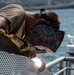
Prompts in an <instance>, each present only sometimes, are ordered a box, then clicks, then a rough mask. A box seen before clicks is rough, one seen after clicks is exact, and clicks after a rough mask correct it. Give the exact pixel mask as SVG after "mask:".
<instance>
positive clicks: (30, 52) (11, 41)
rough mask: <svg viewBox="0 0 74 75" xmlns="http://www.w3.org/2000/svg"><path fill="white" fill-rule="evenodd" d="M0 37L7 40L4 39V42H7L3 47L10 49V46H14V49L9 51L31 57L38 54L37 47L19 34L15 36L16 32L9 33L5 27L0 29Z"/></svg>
mask: <svg viewBox="0 0 74 75" xmlns="http://www.w3.org/2000/svg"><path fill="white" fill-rule="evenodd" d="M0 38H1V39H3V40H4V39H6V40H5V41H3V44H4V43H5V44H4V46H3V47H6V48H4V49H10V48H13V47H14V48H13V51H9V50H7V52H11V53H14V54H18V55H23V56H27V57H29V58H33V57H35V56H36V49H35V48H34V47H33V46H32V45H31V44H30V43H28V42H27V41H26V40H23V39H20V38H18V37H17V36H15V35H14V34H9V33H7V32H6V31H5V30H3V29H0ZM0 41H1V42H2V40H0ZM0 45H1V44H0ZM13 45H14V46H13ZM1 46H2V45H1ZM3 47H2V48H3ZM7 47H10V48H7ZM15 47H16V48H15ZM16 49H18V50H16ZM11 50H12V49H11Z"/></svg>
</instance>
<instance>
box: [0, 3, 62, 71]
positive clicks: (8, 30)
mask: <svg viewBox="0 0 74 75" xmlns="http://www.w3.org/2000/svg"><path fill="white" fill-rule="evenodd" d="M43 22H49V23H50V24H49V23H48V25H49V26H48V27H49V28H50V27H51V28H50V29H51V31H53V32H54V33H55V34H54V36H55V35H56V32H57V31H59V27H60V18H59V16H58V15H57V14H56V13H54V12H52V11H50V10H48V11H45V12H44V10H43V9H42V10H41V12H34V13H33V12H28V11H25V10H24V8H23V7H22V6H21V5H19V4H9V5H7V6H5V7H3V8H2V9H1V10H0V35H1V34H3V35H4V36H6V37H8V38H9V39H10V40H11V41H12V42H13V43H14V44H15V45H16V46H17V47H18V48H19V51H17V50H16V51H15V50H13V51H9V52H11V53H14V54H18V55H23V56H27V57H29V58H30V59H31V58H34V57H36V55H37V48H36V46H34V45H33V44H32V43H30V42H29V41H28V40H27V38H25V37H26V36H27V34H28V33H29V32H30V30H31V29H33V28H34V27H35V26H36V25H38V23H43ZM46 28H47V27H46ZM38 32H40V31H39V30H38ZM45 32H46V31H45ZM49 34H51V33H49ZM57 34H58V33H57ZM43 35H44V34H43ZM1 36H2V35H1ZM47 36H48V35H47ZM51 36H52V35H51ZM33 37H34V35H33ZM45 37H46V36H45ZM55 37H56V36H55ZM41 38H42V37H40V39H41ZM51 38H52V37H51ZM42 39H43V38H42ZM32 40H33V39H32ZM43 40H44V39H43ZM46 40H47V39H46ZM54 40H55V39H54ZM48 41H49V40H48ZM50 41H51V39H50ZM57 41H58V42H57ZM53 42H54V41H52V42H50V44H49V45H50V47H51V45H52V44H53ZM61 42H62V41H61ZM61 42H60V39H59V40H55V45H54V47H52V48H51V51H52V52H55V51H56V50H57V48H56V47H59V45H60V43H61ZM3 44H4V42H3V43H2V44H1V43H0V45H1V46H3ZM8 44H10V43H8ZM44 44H46V45H47V46H48V43H44ZM56 44H57V45H56ZM1 46H0V47H1ZM4 46H5V45H4ZM4 46H3V47H4ZM5 47H6V46H5ZM11 48H12V47H11ZM5 51H6V50H5ZM7 52H8V51H7ZM44 69H45V63H44V62H43V65H42V66H41V67H40V68H39V71H43V70H44Z"/></svg>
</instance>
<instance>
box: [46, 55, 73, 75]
mask: <svg viewBox="0 0 74 75" xmlns="http://www.w3.org/2000/svg"><path fill="white" fill-rule="evenodd" d="M57 64H59V71H58V72H57V73H55V74H54V75H72V73H71V71H72V70H74V66H72V64H74V57H71V56H67V57H65V56H63V57H60V58H58V59H56V60H54V61H52V62H50V63H48V64H46V68H47V69H48V70H49V71H51V69H52V68H53V67H54V66H55V65H57ZM73 75H74V74H73Z"/></svg>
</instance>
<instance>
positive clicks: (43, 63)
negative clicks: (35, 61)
mask: <svg viewBox="0 0 74 75" xmlns="http://www.w3.org/2000/svg"><path fill="white" fill-rule="evenodd" d="M41 62H42V65H41V67H40V68H39V69H38V70H39V71H40V72H42V71H44V69H45V62H44V61H43V60H41Z"/></svg>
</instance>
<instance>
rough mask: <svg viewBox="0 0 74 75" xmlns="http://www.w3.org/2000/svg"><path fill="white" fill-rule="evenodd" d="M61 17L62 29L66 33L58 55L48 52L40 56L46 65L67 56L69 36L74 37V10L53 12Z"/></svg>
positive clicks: (57, 52)
mask: <svg viewBox="0 0 74 75" xmlns="http://www.w3.org/2000/svg"><path fill="white" fill-rule="evenodd" d="M52 11H54V12H55V13H57V14H58V15H59V16H60V19H61V25H60V27H61V28H60V29H61V30H63V31H65V36H64V39H63V42H62V44H61V45H60V47H59V49H58V50H57V51H56V53H54V54H53V53H50V52H47V53H46V54H43V55H39V56H40V57H41V58H42V59H43V60H44V61H45V62H46V63H49V62H51V61H53V60H55V59H56V58H59V57H61V56H66V55H67V54H66V51H67V47H66V45H67V44H68V43H69V40H68V39H67V34H71V35H74V9H61V10H52Z"/></svg>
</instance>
